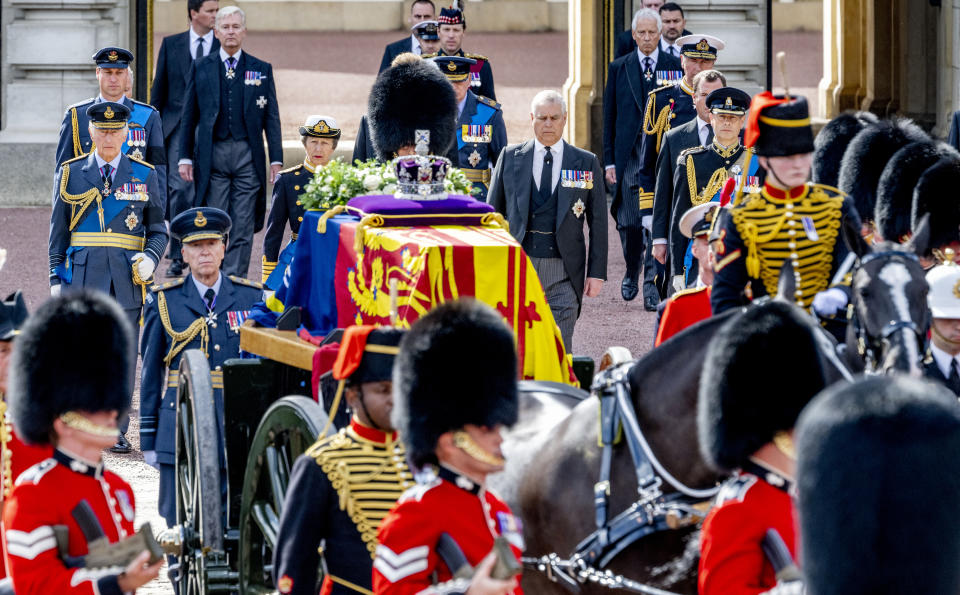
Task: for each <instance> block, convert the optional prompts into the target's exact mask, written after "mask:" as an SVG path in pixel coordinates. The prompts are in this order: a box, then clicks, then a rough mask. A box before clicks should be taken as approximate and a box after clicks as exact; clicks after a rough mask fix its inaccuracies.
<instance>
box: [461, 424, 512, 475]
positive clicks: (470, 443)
mask: <svg viewBox="0 0 960 595" xmlns="http://www.w3.org/2000/svg"><path fill="white" fill-rule="evenodd" d="M453 445H454V446H456V447H457V448H459V449H460V450H462V451H463V452H465V453H467V454H468V455H470V456H471V457H473V458H474V459H476V460H478V461H480V462H481V463H486V464H487V465H493V466H494V467H503V466H504V465H505V464H506V463H507V462H506V461H505V460H503V458H501V457H498V456H496V455H494V454H490V453H489V452H487V451H486V450H484V449H483V447H482V446H480V445H479V444H477V443H476V442H475V441H474V440H473V438H471V437H470V434H467V433H466V432H464V431H462V430H461V431H459V432H454V433H453Z"/></svg>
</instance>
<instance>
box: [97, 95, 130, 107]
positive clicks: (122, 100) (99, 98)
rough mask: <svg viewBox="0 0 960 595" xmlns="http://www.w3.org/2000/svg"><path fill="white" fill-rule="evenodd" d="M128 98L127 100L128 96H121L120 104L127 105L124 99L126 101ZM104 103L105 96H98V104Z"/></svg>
mask: <svg viewBox="0 0 960 595" xmlns="http://www.w3.org/2000/svg"><path fill="white" fill-rule="evenodd" d="M126 98H127V96H126V95H121V96H120V102H119V103H122V104H124V105H126V102H125V101H124V99H126ZM104 101H106V99H104V98H103V95H101V94H98V95H97V101H96V102H97V103H103V102H104ZM128 107H129V106H128Z"/></svg>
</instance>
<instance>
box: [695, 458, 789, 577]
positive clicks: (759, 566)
mask: <svg viewBox="0 0 960 595" xmlns="http://www.w3.org/2000/svg"><path fill="white" fill-rule="evenodd" d="M792 485H793V483H792V482H791V481H790V480H789V479H787V478H785V477H783V476H782V475H780V474H779V473H776V472H775V471H772V470H770V469H767V468H765V467H761V466H760V465H758V464H752V463H751V464H750V465H748V466H747V468H745V469H743V470H741V471H739V472H738V473H737V474H736V475H735V476H733V477H732V478H730V479H728V480H727V481H726V482H725V483H724V484H723V486H722V487H721V488H720V492H719V493H718V494H717V498H716V501H715V503H714V505H713V508H712V509H710V512H709V513H708V514H707V518H706V519H705V520H704V521H703V529H702V530H701V537H700V540H701V541H700V567H699V569H698V573H697V581H698V586H699V589H698V593H700V595H721V594H722V595H728V594H730V593H736V594H737V595H751V594H757V593H762V592H764V591H766V590H768V589H772V588H773V587H775V586H776V584H777V578H776V575H775V572H774V568H773V565H772V564H771V563H770V561H769V560H768V559H767V557H766V556H765V555H764V553H763V549H762V545H761V544H762V543H763V538H764V536H765V535H766V532H767V530H768V529H776V531H777V533H779V534H780V537H781V538H782V539H783V541H784V543H785V544H786V545H787V548H788V549H789V550H790V555H791V557H793V559H794V560H796V557H797V553H796V552H797V550H796V541H797V534H796V530H795V526H796V518H795V512H794V506H793V499H792V497H791V494H790V492H791V487H792Z"/></svg>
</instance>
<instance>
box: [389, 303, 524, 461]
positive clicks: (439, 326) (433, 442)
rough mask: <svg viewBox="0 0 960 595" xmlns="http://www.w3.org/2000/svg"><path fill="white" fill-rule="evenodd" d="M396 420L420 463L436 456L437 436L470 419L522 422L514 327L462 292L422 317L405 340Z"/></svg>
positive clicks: (397, 374) (398, 372)
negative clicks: (457, 296) (518, 418)
mask: <svg viewBox="0 0 960 595" xmlns="http://www.w3.org/2000/svg"><path fill="white" fill-rule="evenodd" d="M393 385H394V386H393V391H394V393H393V394H394V397H395V399H394V409H393V422H394V424H393V425H394V427H395V428H397V429H398V430H399V432H400V437H401V438H402V439H403V441H404V443H405V444H406V447H407V453H408V455H409V456H410V459H411V461H412V462H413V464H414V466H416V467H423V466H424V465H428V464H433V463H436V462H437V459H436V454H435V450H436V447H437V440H438V439H439V438H440V436H441V435H442V434H444V433H446V432H450V431H456V430H460V429H461V428H463V427H464V426H465V425H467V424H473V425H477V426H485V427H494V426H496V425H499V424H503V425H505V426H511V425H513V424H514V423H516V421H517V408H518V404H517V352H516V347H515V344H514V336H513V331H512V330H511V329H510V327H508V326H507V324H506V322H504V320H503V317H502V316H501V315H500V314H499V313H497V312H496V311H495V310H493V309H492V308H490V306H487V305H486V304H484V303H482V302H478V301H476V300H473V299H461V300H457V301H455V302H447V303H445V304H441V305H440V306H437V307H436V308H434V309H433V310H431V311H430V312H428V313H427V314H426V315H425V316H423V317H422V318H420V319H418V320H417V321H416V322H415V323H414V324H413V326H412V327H411V328H410V331H409V332H408V333H407V335H406V336H405V337H404V338H403V341H401V343H400V353H399V355H397V361H396V365H395V367H394V376H393Z"/></svg>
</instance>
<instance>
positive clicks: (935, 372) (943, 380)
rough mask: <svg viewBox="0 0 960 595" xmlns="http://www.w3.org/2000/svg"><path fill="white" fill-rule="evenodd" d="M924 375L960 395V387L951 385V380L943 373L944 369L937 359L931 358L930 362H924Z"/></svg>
mask: <svg viewBox="0 0 960 595" xmlns="http://www.w3.org/2000/svg"><path fill="white" fill-rule="evenodd" d="M923 375H924V376H926V377H927V378H929V379H930V380H935V381H936V382H939V383H940V384H942V385H944V386H945V387H947V388H949V389H950V390H951V391H953V393H954V394H955V395H957V396H958V397H960V387H952V386H950V381H949V380H947V377H946V376H944V375H943V371H942V370H941V369H940V366H939V365H937V360H935V359H933V358H932V357H931V358H930V363H929V364H923Z"/></svg>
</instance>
